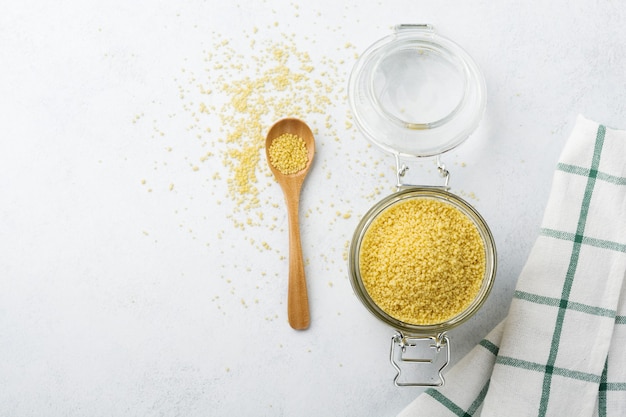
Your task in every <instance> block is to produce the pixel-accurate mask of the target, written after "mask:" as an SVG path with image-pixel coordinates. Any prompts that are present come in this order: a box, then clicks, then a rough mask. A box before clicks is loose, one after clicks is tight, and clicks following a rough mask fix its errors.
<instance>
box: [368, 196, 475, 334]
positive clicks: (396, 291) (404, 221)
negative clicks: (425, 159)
mask: <svg viewBox="0 0 626 417" xmlns="http://www.w3.org/2000/svg"><path fill="white" fill-rule="evenodd" d="M485 268H486V266H485V247H484V243H483V241H482V239H481V236H480V234H479V232H478V229H477V228H476V226H475V225H474V224H473V223H472V221H471V220H470V219H469V218H468V217H467V216H466V215H465V214H463V213H462V212H461V211H460V210H458V209H457V208H455V207H454V206H452V205H451V204H448V203H445V202H442V201H438V200H434V199H430V198H417V199H415V198H413V199H408V200H404V201H400V202H397V203H395V204H393V205H392V206H390V207H388V208H387V209H385V210H384V211H383V212H381V213H380V214H379V215H378V216H377V217H376V218H375V219H374V221H372V223H371V224H370V226H369V228H368V229H367V231H366V233H365V235H364V237H363V241H362V243H361V248H360V252H359V269H360V275H361V279H362V281H363V284H364V285H365V289H366V290H367V292H368V294H369V295H370V297H371V298H372V300H373V301H374V302H375V303H376V304H377V305H378V306H379V307H380V308H381V309H382V310H383V311H385V312H386V313H387V314H389V315H390V316H392V317H394V318H396V319H398V320H400V321H403V322H405V323H409V324H415V325H430V324H437V323H442V322H445V321H447V320H449V319H451V318H453V317H455V316H456V315H458V314H459V313H461V312H462V311H464V310H465V309H467V308H468V307H469V305H470V304H471V302H472V301H473V300H474V299H475V298H476V296H477V295H478V293H479V291H480V288H481V285H482V282H483V277H484V274H485Z"/></svg>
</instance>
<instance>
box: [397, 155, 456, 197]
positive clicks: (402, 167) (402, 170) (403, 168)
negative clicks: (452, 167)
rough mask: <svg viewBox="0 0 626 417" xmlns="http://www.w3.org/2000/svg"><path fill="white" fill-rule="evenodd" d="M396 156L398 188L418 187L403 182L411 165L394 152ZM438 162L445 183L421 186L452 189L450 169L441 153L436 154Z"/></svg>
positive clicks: (438, 169) (438, 168) (440, 174)
mask: <svg viewBox="0 0 626 417" xmlns="http://www.w3.org/2000/svg"><path fill="white" fill-rule="evenodd" d="M394 156H395V158H396V180H397V182H396V189H397V190H398V191H400V190H403V189H405V188H413V187H416V185H412V184H405V183H404V182H402V179H403V178H404V175H405V174H406V172H407V171H408V169H409V167H408V166H407V165H406V164H404V163H402V162H401V161H400V157H399V156H398V154H394ZM436 162H437V171H439V176H440V177H442V178H443V181H444V184H443V185H420V187H424V188H439V189H443V190H449V189H450V171H448V169H447V168H446V165H445V164H444V163H443V161H442V160H441V157H440V155H437V156H436Z"/></svg>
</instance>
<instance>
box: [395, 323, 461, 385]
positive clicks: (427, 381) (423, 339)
mask: <svg viewBox="0 0 626 417" xmlns="http://www.w3.org/2000/svg"><path fill="white" fill-rule="evenodd" d="M426 353H427V354H428V355H426ZM390 360H391V364H392V365H393V367H394V368H395V369H396V371H397V374H396V377H395V378H394V379H393V383H394V384H395V385H396V386H398V387H440V386H443V385H444V384H445V380H444V378H443V370H444V368H445V367H446V366H447V365H448V363H449V362H450V340H449V339H448V336H446V334H445V332H444V333H439V334H438V335H436V336H405V335H403V334H402V333H401V332H396V333H395V334H394V335H393V337H392V338H391V353H390ZM408 368H412V370H413V371H415V373H420V374H422V375H423V374H424V372H423V371H426V372H429V373H430V374H431V376H430V378H427V377H426V376H424V377H423V378H422V380H421V381H412V380H410V379H409V380H407V379H406V378H402V371H403V369H405V370H406V369H408ZM429 368H430V369H429ZM434 374H436V376H435V377H433V375H434Z"/></svg>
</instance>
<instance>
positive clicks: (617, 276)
mask: <svg viewBox="0 0 626 417" xmlns="http://www.w3.org/2000/svg"><path fill="white" fill-rule="evenodd" d="M625 274H626V131H621V130H615V129H610V128H607V127H605V126H603V125H600V124H598V123H595V122H593V121H590V120H588V119H585V118H583V117H582V116H579V118H578V120H577V121H576V125H575V127H574V129H573V131H572V133H571V135H570V137H569V139H568V141H567V143H566V145H565V147H564V149H563V152H562V154H561V157H560V159H559V163H558V165H557V168H556V171H555V174H554V178H553V182H552V190H551V193H550V198H549V200H548V204H547V207H546V211H545V213H544V217H543V221H542V227H541V230H540V231H539V236H538V238H537V241H536V243H535V245H534V246H533V249H532V251H531V253H530V256H529V258H528V260H527V262H526V265H525V266H524V269H523V270H522V272H521V274H520V276H519V279H518V282H517V286H516V291H515V295H514V298H513V301H512V303H511V307H510V310H509V313H508V315H507V318H506V319H505V320H504V321H503V322H502V323H500V324H499V325H498V326H497V327H496V328H495V329H494V330H493V331H491V333H489V335H488V336H487V337H486V338H485V339H484V340H483V341H481V342H480V343H479V345H478V346H476V347H475V348H474V349H473V350H472V351H471V352H470V353H469V354H468V355H467V356H466V357H465V358H463V359H462V360H461V361H460V362H459V363H458V364H457V365H455V366H454V367H453V369H452V370H451V371H450V372H449V373H448V374H447V376H446V385H445V386H444V387H442V388H439V389H428V390H426V391H425V392H424V393H423V394H421V395H420V396H419V397H418V398H417V399H416V400H414V401H413V402H412V403H411V404H409V405H408V406H407V407H406V408H405V409H404V410H403V411H402V412H401V413H400V415H399V417H410V416H427V417H438V416H442V417H443V416H446V417H447V416H461V417H464V416H465V417H469V416H482V417H493V416H498V417H517V416H532V417H547V416H558V417H563V416H568V417H569V416H580V417H592V416H599V417H605V416H606V417H624V416H626V289H624V288H623V287H622V283H623V281H624V277H625Z"/></svg>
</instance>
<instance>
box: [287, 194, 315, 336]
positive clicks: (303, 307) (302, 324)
mask: <svg viewBox="0 0 626 417" xmlns="http://www.w3.org/2000/svg"><path fill="white" fill-rule="evenodd" d="M294 200H295V201H287V213H288V216H289V287H288V293H287V317H288V318H289V325H291V327H293V328H294V329H296V330H304V329H306V328H308V327H309V323H310V321H311V319H310V316H309V297H308V294H307V289H306V277H305V274H304V259H303V256H302V243H301V242H300V222H299V217H298V205H299V204H298V201H297V199H294Z"/></svg>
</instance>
